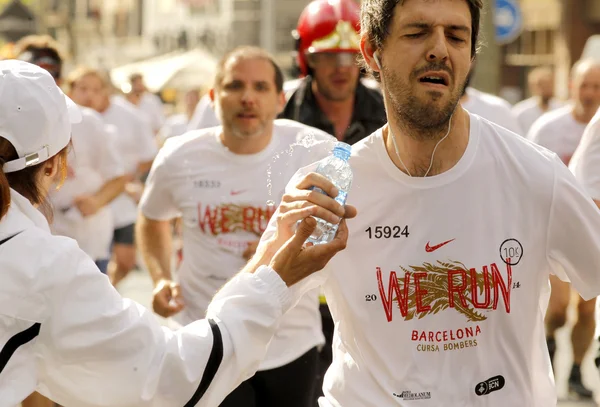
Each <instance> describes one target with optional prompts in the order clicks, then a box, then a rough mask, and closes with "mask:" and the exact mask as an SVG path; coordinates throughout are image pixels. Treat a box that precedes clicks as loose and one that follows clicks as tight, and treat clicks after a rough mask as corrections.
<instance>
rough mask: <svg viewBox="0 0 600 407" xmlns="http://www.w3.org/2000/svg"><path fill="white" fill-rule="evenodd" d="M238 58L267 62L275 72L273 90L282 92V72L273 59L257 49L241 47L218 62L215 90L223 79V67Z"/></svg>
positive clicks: (262, 50)
mask: <svg viewBox="0 0 600 407" xmlns="http://www.w3.org/2000/svg"><path fill="white" fill-rule="evenodd" d="M234 58H239V59H262V60H265V61H268V62H270V63H271V65H273V70H274V71H275V78H274V80H275V88H276V89H277V93H279V92H281V91H283V72H282V71H281V68H280V67H279V65H277V62H275V58H274V57H273V56H272V55H271V54H269V53H268V52H267V51H265V50H264V49H262V48H259V47H252V46H242V47H237V48H235V49H233V50H231V51H229V52H228V53H226V54H225V55H224V56H223V58H221V60H220V61H219V64H218V65H217V73H216V75H215V83H214V86H215V88H219V86H220V85H221V83H222V82H223V78H224V77H225V65H227V62H229V61H230V60H231V59H234Z"/></svg>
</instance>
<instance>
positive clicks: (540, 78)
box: [512, 66, 563, 135]
mask: <svg viewBox="0 0 600 407" xmlns="http://www.w3.org/2000/svg"><path fill="white" fill-rule="evenodd" d="M527 84H528V86H529V91H530V92H531V95H532V96H531V97H530V98H528V99H525V100H522V101H520V102H519V103H517V104H516V105H514V106H513V108H512V113H513V115H515V117H516V118H517V120H518V121H519V124H520V125H521V129H522V130H523V134H525V135H526V134H527V133H528V132H529V129H530V128H531V125H532V124H533V123H534V122H535V121H536V120H537V119H539V118H540V116H542V115H543V114H544V113H546V112H549V111H551V110H554V109H557V108H559V107H561V106H562V105H563V103H562V102H561V101H560V100H558V99H555V98H554V74H553V72H552V69H550V68H548V67H544V66H540V67H537V68H534V69H533V70H532V71H531V72H530V73H529V75H527Z"/></svg>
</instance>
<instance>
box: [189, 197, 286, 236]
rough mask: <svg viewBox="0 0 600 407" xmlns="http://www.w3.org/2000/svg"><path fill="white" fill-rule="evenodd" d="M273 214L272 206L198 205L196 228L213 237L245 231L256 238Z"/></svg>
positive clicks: (273, 208)
mask: <svg viewBox="0 0 600 407" xmlns="http://www.w3.org/2000/svg"><path fill="white" fill-rule="evenodd" d="M273 213H275V207H274V206H273V205H265V206H263V207H259V206H251V205H238V204H231V203H229V204H220V205H202V204H201V203H199V204H198V226H199V227H200V229H201V230H202V231H203V232H204V233H208V234H212V235H213V236H217V235H221V234H225V233H233V232H237V231H247V232H252V233H254V234H256V235H257V236H260V235H262V233H263V232H264V231H265V229H266V228H267V225H268V223H269V219H271V216H273Z"/></svg>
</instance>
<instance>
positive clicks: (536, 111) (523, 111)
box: [512, 97, 564, 134]
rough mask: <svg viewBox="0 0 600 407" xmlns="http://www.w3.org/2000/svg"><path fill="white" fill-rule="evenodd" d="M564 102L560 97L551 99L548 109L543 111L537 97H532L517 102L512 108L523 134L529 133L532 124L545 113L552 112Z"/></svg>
mask: <svg viewBox="0 0 600 407" xmlns="http://www.w3.org/2000/svg"><path fill="white" fill-rule="evenodd" d="M563 105H564V104H563V103H562V102H561V101H560V100H558V99H551V100H550V103H549V104H548V110H547V111H545V112H544V111H542V109H541V108H540V105H539V99H538V98H537V97H530V98H529V99H525V100H522V101H520V102H519V103H517V104H516V105H514V106H513V108H512V113H513V115H514V116H515V117H516V118H517V120H518V121H519V125H520V126H521V129H522V130H523V134H527V132H529V129H530V128H531V125H532V124H533V123H534V122H535V121H536V120H537V119H539V118H540V117H541V116H542V115H543V114H544V113H548V112H551V111H552V110H554V109H558V108H559V107H562V106H563Z"/></svg>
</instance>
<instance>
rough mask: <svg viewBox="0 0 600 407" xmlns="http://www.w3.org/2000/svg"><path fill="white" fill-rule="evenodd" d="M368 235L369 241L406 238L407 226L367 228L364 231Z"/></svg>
mask: <svg viewBox="0 0 600 407" xmlns="http://www.w3.org/2000/svg"><path fill="white" fill-rule="evenodd" d="M365 232H367V234H368V235H369V239H399V238H402V237H408V235H409V233H408V225H407V226H375V227H374V228H373V227H371V226H369V227H368V228H367V230H365Z"/></svg>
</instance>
